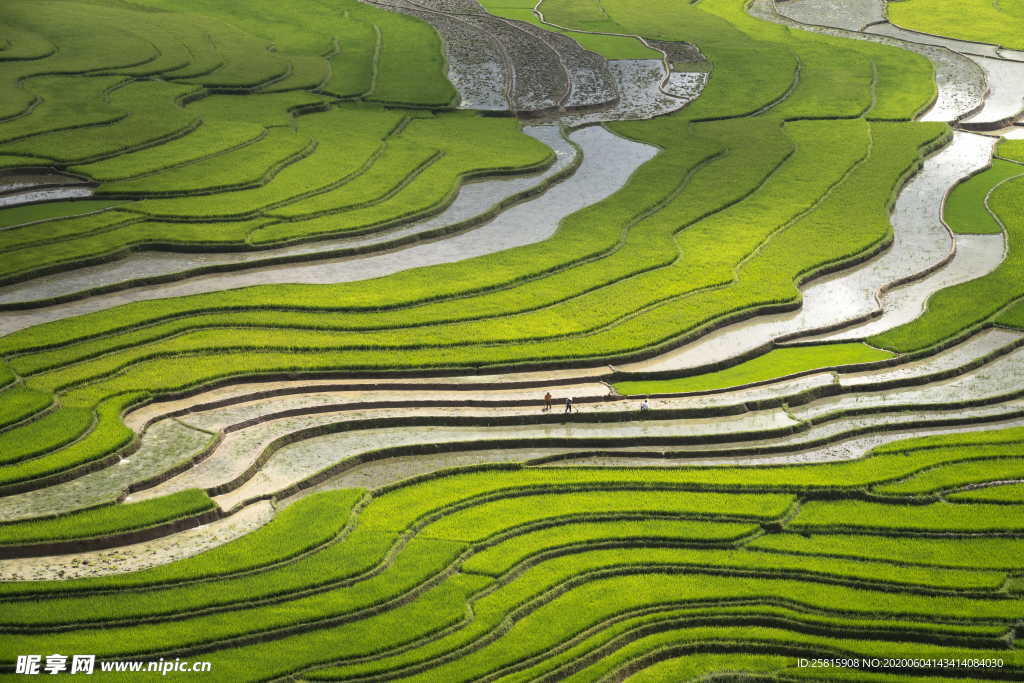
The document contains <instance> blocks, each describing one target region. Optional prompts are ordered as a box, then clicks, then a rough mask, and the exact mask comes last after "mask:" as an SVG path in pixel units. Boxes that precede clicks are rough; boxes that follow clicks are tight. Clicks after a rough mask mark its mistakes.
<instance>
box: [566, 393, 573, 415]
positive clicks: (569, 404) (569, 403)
mask: <svg viewBox="0 0 1024 683" xmlns="http://www.w3.org/2000/svg"><path fill="white" fill-rule="evenodd" d="M565 412H567V413H571V412H572V396H570V397H569V398H567V399H565Z"/></svg>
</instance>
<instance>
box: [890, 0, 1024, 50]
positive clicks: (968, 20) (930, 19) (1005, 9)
mask: <svg viewBox="0 0 1024 683" xmlns="http://www.w3.org/2000/svg"><path fill="white" fill-rule="evenodd" d="M887 9H888V16H889V19H890V20H891V21H892V22H893V23H894V24H897V25H899V26H902V27H904V28H909V29H911V30H913V31H922V32H925V33H934V34H937V35H942V36H950V37H953V38H959V39H960V40H972V41H976V42H979V43H994V44H996V45H1002V46H1004V47H1009V48H1015V49H1024V39H1022V38H1021V33H1020V24H1021V22H1022V21H1024V7H1022V6H1021V4H1020V3H1019V2H1014V1H1013V0H1010V1H1009V2H992V1H991V0H964V1H961V2H947V1H944V0H906V1H905V2H898V3H894V4H892V5H889V6H888V7H887Z"/></svg>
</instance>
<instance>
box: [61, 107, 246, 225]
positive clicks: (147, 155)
mask: <svg viewBox="0 0 1024 683" xmlns="http://www.w3.org/2000/svg"><path fill="white" fill-rule="evenodd" d="M265 134H266V133H265V128H263V126H260V125H258V124H255V123H246V122H242V121H231V122H218V121H215V120H214V121H204V122H203V125H202V126H200V127H199V128H198V129H196V130H195V131H193V132H191V133H189V134H187V135H185V136H183V137H181V138H178V139H176V140H172V141H170V142H165V143H164V144H162V145H156V146H154V147H150V148H148V149H145V150H140V151H138V152H135V153H134V154H127V155H119V156H115V157H112V158H110V159H106V160H104V161H96V162H93V163H91V164H83V165H80V166H72V167H71V169H70V170H72V171H74V172H75V173H83V174H85V175H87V176H89V177H90V178H95V179H96V180H99V181H101V182H109V181H114V180H124V179H126V178H132V177H135V176H140V175H144V174H147V173H154V172H156V171H161V170H163V169H165V168H169V167H172V166H179V165H182V164H188V163H195V162H197V161H199V160H200V159H202V158H203V157H205V156H213V155H216V154H224V153H226V152H229V151H231V150H233V149H235V148H236V147H241V146H243V145H249V144H253V143H254V142H256V141H257V140H259V139H260V138H262V137H263V136H264V135H265ZM43 206H46V205H43Z"/></svg>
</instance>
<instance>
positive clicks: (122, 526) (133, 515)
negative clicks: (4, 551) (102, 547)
mask: <svg viewBox="0 0 1024 683" xmlns="http://www.w3.org/2000/svg"><path fill="white" fill-rule="evenodd" d="M214 507H215V504H214V502H213V501H212V500H211V499H210V497H209V496H207V495H206V494H205V493H204V492H202V491H200V490H198V489H191V490H188V491H182V492H181V493H175V494H171V495H170V496H165V497H163V498H155V499H153V500H147V501H143V502H141V503H123V504H118V505H106V506H103V507H98V508H93V509H90V510H82V511H80V512H72V513H70V514H67V515H62V516H60V517H55V518H53V519H38V520H37V519H33V520H27V521H23V522H8V523H5V524H0V545H20V544H24V543H41V542H45V541H68V540H77V539H87V538H94V537H97V536H105V535H109V534H112V533H120V532H124V531H130V530H132V529H142V528H145V527H149V526H154V525H157V524H161V523H163V522H169V521H172V520H176V519H184V518H186V517H193V516H195V515H198V514H200V513H202V512H206V511H208V510H212V509H213V508H214Z"/></svg>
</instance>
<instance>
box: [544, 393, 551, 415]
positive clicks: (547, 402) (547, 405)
mask: <svg viewBox="0 0 1024 683" xmlns="http://www.w3.org/2000/svg"><path fill="white" fill-rule="evenodd" d="M549 410H551V392H550V391H549V392H548V393H546V394H544V412H545V413H546V412H548V411H549Z"/></svg>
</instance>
